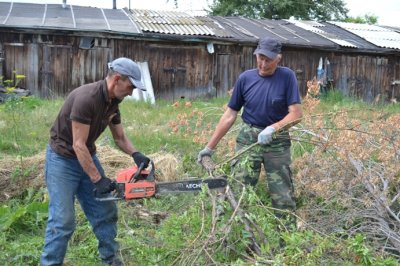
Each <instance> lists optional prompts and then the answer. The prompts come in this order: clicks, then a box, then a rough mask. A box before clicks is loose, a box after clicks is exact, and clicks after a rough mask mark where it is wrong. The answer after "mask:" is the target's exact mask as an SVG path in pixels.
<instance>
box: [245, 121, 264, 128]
mask: <svg viewBox="0 0 400 266" xmlns="http://www.w3.org/2000/svg"><path fill="white" fill-rule="evenodd" d="M243 123H245V124H246V125H248V126H249V127H252V128H257V129H261V130H262V129H264V128H265V127H263V126H257V125H254V124H251V123H247V122H244V121H243Z"/></svg>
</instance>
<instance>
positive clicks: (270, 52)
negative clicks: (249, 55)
mask: <svg viewBox="0 0 400 266" xmlns="http://www.w3.org/2000/svg"><path fill="white" fill-rule="evenodd" d="M281 48H282V44H281V42H280V41H278V40H276V39H273V38H270V37H266V38H264V39H261V40H260V41H259V42H258V46H257V49H256V50H255V51H254V54H263V55H265V56H267V57H268V58H270V59H275V58H276V57H277V56H278V54H280V53H281Z"/></svg>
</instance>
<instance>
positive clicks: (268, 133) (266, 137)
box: [257, 126, 276, 144]
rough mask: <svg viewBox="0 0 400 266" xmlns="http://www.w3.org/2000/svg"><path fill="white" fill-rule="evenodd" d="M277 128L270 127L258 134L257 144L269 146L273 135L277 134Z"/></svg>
mask: <svg viewBox="0 0 400 266" xmlns="http://www.w3.org/2000/svg"><path fill="white" fill-rule="evenodd" d="M275 131H276V130H275V128H273V127H271V126H268V127H266V128H265V129H264V130H263V131H261V132H260V134H258V138H257V142H258V143H260V144H268V143H270V142H271V141H272V135H273V134H274V132H275Z"/></svg>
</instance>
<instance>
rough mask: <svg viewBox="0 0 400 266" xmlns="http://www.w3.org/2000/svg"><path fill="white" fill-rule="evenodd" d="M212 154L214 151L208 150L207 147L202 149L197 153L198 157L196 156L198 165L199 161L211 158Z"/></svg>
mask: <svg viewBox="0 0 400 266" xmlns="http://www.w3.org/2000/svg"><path fill="white" fill-rule="evenodd" d="M213 153H214V150H212V149H210V148H209V147H207V146H206V147H205V148H204V149H202V150H201V151H200V152H199V155H197V162H198V163H201V159H202V158H203V157H204V156H209V157H211V156H212V155H213Z"/></svg>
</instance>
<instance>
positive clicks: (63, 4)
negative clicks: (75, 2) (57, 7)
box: [62, 0, 67, 8]
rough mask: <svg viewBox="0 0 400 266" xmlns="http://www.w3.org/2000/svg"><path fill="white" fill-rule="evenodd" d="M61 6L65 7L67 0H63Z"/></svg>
mask: <svg viewBox="0 0 400 266" xmlns="http://www.w3.org/2000/svg"><path fill="white" fill-rule="evenodd" d="M62 7H63V8H66V7H67V0H63V3H62Z"/></svg>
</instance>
